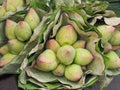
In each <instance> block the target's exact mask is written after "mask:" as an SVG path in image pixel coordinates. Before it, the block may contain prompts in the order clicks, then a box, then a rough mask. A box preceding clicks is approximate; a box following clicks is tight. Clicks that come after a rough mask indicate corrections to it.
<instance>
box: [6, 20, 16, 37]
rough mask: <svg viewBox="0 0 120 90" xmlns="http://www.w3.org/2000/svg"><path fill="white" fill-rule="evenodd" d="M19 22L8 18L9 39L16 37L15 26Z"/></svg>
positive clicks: (7, 33) (7, 34)
mask: <svg viewBox="0 0 120 90" xmlns="http://www.w3.org/2000/svg"><path fill="white" fill-rule="evenodd" d="M16 25H17V23H16V22H14V21H12V20H10V19H7V20H6V24H5V35H6V37H7V38H8V39H15V38H16V36H15V32H14V31H15V27H16Z"/></svg>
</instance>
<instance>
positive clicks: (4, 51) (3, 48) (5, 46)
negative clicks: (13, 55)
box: [0, 44, 8, 55]
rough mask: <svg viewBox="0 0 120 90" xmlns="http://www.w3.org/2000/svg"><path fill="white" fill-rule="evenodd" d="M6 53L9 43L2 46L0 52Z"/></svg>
mask: <svg viewBox="0 0 120 90" xmlns="http://www.w3.org/2000/svg"><path fill="white" fill-rule="evenodd" d="M6 53H8V45H7V44H5V45H3V46H2V47H0V54H2V55H4V54H6Z"/></svg>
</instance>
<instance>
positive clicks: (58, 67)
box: [52, 64, 65, 76]
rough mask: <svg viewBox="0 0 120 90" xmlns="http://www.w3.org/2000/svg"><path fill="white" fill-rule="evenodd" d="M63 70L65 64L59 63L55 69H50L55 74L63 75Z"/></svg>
mask: <svg viewBox="0 0 120 90" xmlns="http://www.w3.org/2000/svg"><path fill="white" fill-rule="evenodd" d="M64 72H65V65H63V64H59V65H58V66H57V68H56V69H55V70H53V71H52V73H53V74H54V75H56V76H63V75H64Z"/></svg>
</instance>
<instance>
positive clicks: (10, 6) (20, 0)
mask: <svg viewBox="0 0 120 90" xmlns="http://www.w3.org/2000/svg"><path fill="white" fill-rule="evenodd" d="M4 3H6V9H7V11H16V10H17V8H18V7H22V6H24V0H6V1H4Z"/></svg>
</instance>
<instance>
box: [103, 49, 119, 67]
mask: <svg viewBox="0 0 120 90" xmlns="http://www.w3.org/2000/svg"><path fill="white" fill-rule="evenodd" d="M106 57H107V58H108V59H107V58H105V64H106V68H108V69H115V68H120V58H119V56H118V55H117V54H116V53H115V52H114V51H110V52H108V53H107V54H106Z"/></svg>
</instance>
